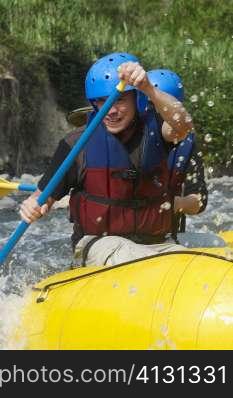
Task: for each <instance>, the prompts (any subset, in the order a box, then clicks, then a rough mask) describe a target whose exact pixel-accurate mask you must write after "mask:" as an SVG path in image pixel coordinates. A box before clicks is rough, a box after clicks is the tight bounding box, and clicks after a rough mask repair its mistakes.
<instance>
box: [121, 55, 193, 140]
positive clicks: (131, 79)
mask: <svg viewBox="0 0 233 398" xmlns="http://www.w3.org/2000/svg"><path fill="white" fill-rule="evenodd" d="M119 78H120V79H123V80H125V81H126V83H127V84H130V85H131V86H135V87H137V88H138V89H139V90H141V91H143V93H144V94H146V96H148V97H149V98H150V100H151V102H152V103H153V105H154V107H155V109H156V111H157V112H158V113H159V114H160V115H161V117H162V118H163V120H164V121H165V122H166V123H167V124H168V125H169V126H170V128H171V129H172V131H173V132H174V134H175V135H176V139H177V140H178V141H180V140H183V139H184V138H185V137H186V135H187V134H188V132H190V131H191V130H193V128H194V126H193V122H192V118H191V116H190V115H189V113H188V112H187V111H186V109H185V108H184V106H183V104H182V103H181V102H180V101H178V100H177V99H176V98H175V97H173V96H172V95H169V94H167V93H165V92H164V91H160V90H159V89H158V88H155V87H154V86H153V85H152V84H151V83H150V81H149V79H148V76H147V73H146V72H145V70H144V69H143V67H142V66H141V65H139V64H138V63H137V62H127V63H124V64H121V65H120V70H119ZM164 139H166V137H164ZM166 140H167V139H166Z"/></svg>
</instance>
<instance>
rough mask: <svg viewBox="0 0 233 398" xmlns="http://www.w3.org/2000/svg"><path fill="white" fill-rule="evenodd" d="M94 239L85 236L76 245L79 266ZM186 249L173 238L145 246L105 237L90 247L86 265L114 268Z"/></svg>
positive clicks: (113, 237)
mask: <svg viewBox="0 0 233 398" xmlns="http://www.w3.org/2000/svg"><path fill="white" fill-rule="evenodd" d="M94 237H95V236H93V235H85V236H84V237H83V238H82V239H81V240H80V241H79V242H78V244H77V245H76V248H75V252H74V257H75V263H76V264H77V265H82V262H83V253H84V249H85V247H86V246H87V245H88V243H89V242H90V241H91V240H92V239H93V238H94ZM184 249H185V247H184V246H181V245H178V244H176V243H175V241H174V240H173V239H171V238H169V239H168V240H167V241H166V242H165V243H156V244H152V245H143V244H139V243H135V242H133V241H131V240H129V239H126V238H123V237H121V236H103V237H101V238H100V239H98V240H97V241H95V242H94V243H93V244H92V245H91V246H90V249H89V250H88V253H87V257H86V261H85V265H87V266H95V265H102V266H105V265H107V266H111V265H112V266H113V265H117V264H121V263H124V262H128V261H133V260H137V259H140V258H143V257H148V256H153V255H155V254H159V253H166V252H172V251H177V250H184Z"/></svg>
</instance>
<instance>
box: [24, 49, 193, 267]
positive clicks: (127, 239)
mask: <svg viewBox="0 0 233 398" xmlns="http://www.w3.org/2000/svg"><path fill="white" fill-rule="evenodd" d="M119 79H123V80H125V82H126V83H127V85H126V89H125V92H124V93H123V94H122V96H121V97H120V98H119V100H118V101H117V102H116V103H115V104H114V105H113V106H112V108H111V109H110V110H109V112H108V114H107V115H106V117H105V118H104V120H103V123H102V124H101V125H100V126H99V127H97V129H96V131H95V132H94V134H93V135H92V137H91V139H90V140H89V142H88V143H87V145H86V147H85V149H84V150H83V152H82V153H81V155H80V156H78V158H77V159H76V162H75V163H74V164H73V165H72V167H71V169H70V170H69V171H68V172H67V174H66V175H65V177H64V179H63V181H62V182H61V183H60V184H59V186H58V187H57V189H56V190H55V192H54V193H53V195H52V197H51V198H49V200H48V202H47V204H45V205H44V206H42V207H39V206H38V204H37V202H36V198H37V196H38V195H39V193H40V191H42V190H43V189H44V188H45V186H46V185H47V182H48V180H49V179H50V178H51V176H52V175H53V173H54V171H55V170H56V168H57V167H58V166H59V165H60V164H61V162H62V161H63V160H64V158H65V157H66V156H67V154H68V152H69V151H70V149H71V148H72V146H73V145H74V144H75V142H76V141H77V139H79V137H80V135H81V134H82V131H83V130H84V128H85V127H83V128H80V129H79V130H76V131H74V132H72V133H70V134H69V135H68V136H67V137H65V139H64V140H62V141H61V142H60V144H59V146H58V149H57V151H56V153H55V155H54V157H53V159H52V163H51V166H50V167H49V169H48V170H47V172H46V173H45V175H44V176H43V178H42V179H41V181H40V182H39V184H38V188H39V189H38V191H37V192H36V193H34V194H33V195H32V196H31V197H30V198H28V199H27V200H26V201H24V202H23V203H22V205H21V210H20V213H21V217H22V218H23V219H24V220H25V221H26V222H32V221H35V220H36V219H38V218H39V217H41V216H42V215H44V214H45V213H46V212H47V211H48V210H49V208H50V207H51V206H52V204H53V203H54V201H55V200H59V199H61V198H62V197H63V196H64V195H66V194H68V193H71V195H70V216H71V221H72V222H73V223H74V233H73V236H72V241H73V248H74V251H75V253H76V257H77V258H78V257H82V263H83V264H95V265H104V264H107V265H114V264H118V263H121V262H124V261H130V260H134V259H136V258H142V257H144V256H149V255H153V254H155V253H159V252H164V251H172V250H179V249H181V248H182V246H179V245H177V244H176V243H175V242H174V241H173V240H172V239H171V237H170V236H169V233H171V232H172V220H173V216H174V214H175V213H177V212H179V211H180V210H181V211H182V208H181V207H180V206H181V202H180V198H181V190H182V183H183V181H184V178H185V173H186V167H187V163H188V160H189V159H190V156H191V153H192V148H193V140H192V139H191V137H190V136H188V134H189V133H190V132H191V131H193V124H192V119H191V117H190V115H189V114H188V113H187V111H186V110H185V108H184V106H183V104H182V103H181V102H180V101H177V99H176V98H175V97H174V96H172V95H170V94H167V93H166V92H164V91H161V90H159V89H158V88H156V87H154V85H153V84H152V83H151V82H150V80H149V78H148V75H147V74H146V72H145V70H144V69H143V67H142V66H141V65H140V64H139V62H138V59H137V58H136V57H135V56H133V55H130V54H127V53H113V54H109V55H107V56H105V57H103V58H101V59H100V60H98V61H97V62H96V63H95V64H94V65H92V67H91V68H90V70H89V71H88V73H87V76H86V97H87V99H88V100H89V101H90V103H91V105H92V107H93V112H92V113H91V114H90V115H89V121H90V120H91V119H92V117H94V115H95V113H96V112H97V111H98V110H99V109H100V108H101V106H102V105H103V103H104V101H105V100H106V98H107V97H108V96H109V95H110V94H111V92H112V90H113V88H114V87H115V86H116V85H117V83H118V82H119ZM147 98H149V99H150V102H151V103H152V104H153V109H152V110H151V109H150V108H151V107H150V106H148V101H147ZM154 111H156V112H154ZM156 115H160V119H161V120H163V122H162V123H160V121H159V118H158V117H157V116H156ZM166 125H167V126H169V131H168V128H165V127H166ZM164 126H165V127H164ZM168 133H169V134H168ZM191 134H193V133H191ZM171 141H172V142H174V143H175V145H176V148H175V151H170V152H169V153H168V152H167V150H166V145H165V143H166V142H171ZM182 206H183V204H182ZM195 206H196V203H195ZM200 206H201V205H200V204H199V205H198V208H195V209H194V208H193V207H194V204H193V202H192V201H191V202H189V203H188V204H187V207H189V210H190V211H192V212H193V213H195V212H196V213H197V212H198V211H199V209H200Z"/></svg>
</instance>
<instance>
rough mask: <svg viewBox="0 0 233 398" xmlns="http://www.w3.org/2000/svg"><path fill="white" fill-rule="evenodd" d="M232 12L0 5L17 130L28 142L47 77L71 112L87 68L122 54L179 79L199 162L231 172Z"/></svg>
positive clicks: (64, 0)
mask: <svg viewBox="0 0 233 398" xmlns="http://www.w3.org/2000/svg"><path fill="white" fill-rule="evenodd" d="M232 10H233V0H228V1H225V2H224V1H223V2H222V1H220V0H215V1H212V0H189V1H185V0H173V1H172V0H144V1H140V0H118V1H115V0H109V1H107V2H106V1H105V0H86V1H84V0H76V1H75V0H72V1H71V0H0V35H1V36H0V37H1V41H0V73H1V70H2V69H4V68H7V69H8V70H9V69H11V68H12V71H13V72H14V74H15V75H16V77H18V79H19V81H20V83H22V85H21V87H22V89H21V91H20V104H19V106H20V107H21V108H20V109H21V113H22V114H23V115H24V117H23V120H24V123H25V125H26V128H24V131H25V132H27V134H28V135H29V136H30V131H31V129H32V126H33V123H34V120H35V118H36V113H37V107H38V104H39V103H40V100H41V97H42V95H43V90H42V88H43V87H44V84H46V79H47V78H48V77H49V79H50V80H51V81H52V83H53V85H54V86H55V88H56V91H57V98H58V103H59V105H60V106H61V107H62V108H63V109H64V110H65V111H70V110H72V109H73V108H76V107H78V106H82V105H84V104H85V100H84V95H83V94H84V83H83V78H84V75H85V72H86V70H87V68H88V66H89V65H90V64H91V63H92V62H93V61H94V60H96V59H97V58H98V57H99V56H101V55H103V54H105V53H108V52H114V51H128V52H131V53H134V54H136V55H137V56H138V57H139V58H140V59H141V61H142V64H143V65H144V66H145V67H146V68H147V69H153V68H158V67H166V68H170V69H173V70H175V71H176V72H177V73H179V74H180V75H181V76H182V78H183V81H184V86H185V93H186V100H185V104H186V106H187V108H188V109H189V110H190V112H191V114H192V115H193V118H194V122H195V125H196V129H197V131H198V136H199V140H200V143H201V150H202V152H203V153H204V154H205V159H206V161H207V162H208V163H209V164H213V165H215V166H216V164H217V165H219V166H220V165H227V166H228V167H230V166H231V163H230V158H231V156H233V149H232V145H233V144H232V143H233V128H232V126H231V123H232V120H233V106H232V104H233V89H232V87H233V31H232ZM206 135H207V139H206ZM209 137H210V138H209Z"/></svg>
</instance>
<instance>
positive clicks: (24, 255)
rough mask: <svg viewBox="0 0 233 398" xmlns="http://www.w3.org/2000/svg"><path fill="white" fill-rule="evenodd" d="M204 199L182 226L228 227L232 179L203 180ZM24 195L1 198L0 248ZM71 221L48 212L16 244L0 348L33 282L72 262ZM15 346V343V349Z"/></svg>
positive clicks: (4, 274) (1, 299)
mask: <svg viewBox="0 0 233 398" xmlns="http://www.w3.org/2000/svg"><path fill="white" fill-rule="evenodd" d="M207 184H208V190H209V202H208V206H207V208H206V210H205V212H204V213H202V214H200V215H198V216H193V217H188V218H187V230H188V231H193V232H200V231H202V232H215V233H218V232H220V231H222V230H233V177H228V176H224V177H221V178H213V179H209V180H207ZM25 197H26V195H25V194H23V193H19V192H18V193H14V194H12V195H10V198H4V199H2V200H0V246H2V245H3V244H4V243H5V242H6V241H7V239H8V238H9V236H10V234H11V233H12V232H13V231H14V230H15V228H16V227H17V225H18V223H19V222H20V218H19V214H18V205H19V203H20V202H21V201H22V200H23V199H24V198H25ZM71 233H72V225H71V224H70V223H69V220H68V211H67V208H57V209H55V210H52V211H51V212H50V214H49V215H48V216H46V217H45V218H43V219H41V220H39V221H38V222H36V223H34V224H33V225H31V226H30V228H28V230H27V232H26V233H25V234H24V236H23V237H22V238H21V240H20V241H19V242H18V244H17V246H16V247H15V249H14V251H13V253H12V254H11V255H10V256H9V259H8V261H7V263H6V264H5V265H4V266H3V267H2V269H1V273H0V348H1V349H9V348H12V347H9V346H8V345H7V335H8V334H9V333H10V331H11V329H12V328H14V326H15V325H16V323H17V321H18V318H19V314H20V309H21V308H22V306H23V304H24V295H25V292H26V291H27V290H28V289H30V287H31V286H32V285H33V284H34V283H36V282H37V281H39V280H41V279H42V278H45V277H46V276H48V275H52V274H54V273H56V272H59V271H62V270H65V269H68V268H69V267H70V265H71V263H72V251H71V245H70V236H71ZM14 348H15V347H14Z"/></svg>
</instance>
